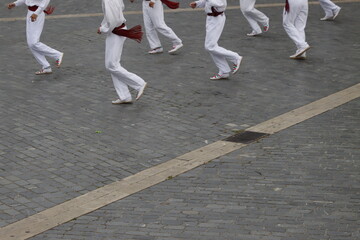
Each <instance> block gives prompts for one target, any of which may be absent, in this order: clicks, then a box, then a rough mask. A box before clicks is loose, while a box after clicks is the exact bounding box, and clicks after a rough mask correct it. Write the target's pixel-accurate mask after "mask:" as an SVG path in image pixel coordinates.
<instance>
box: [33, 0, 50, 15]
mask: <svg viewBox="0 0 360 240" xmlns="http://www.w3.org/2000/svg"><path fill="white" fill-rule="evenodd" d="M49 3H50V0H43V1H41V4H39V6H38V9H36V11H35V12H34V13H35V14H36V15H39V14H40V13H41V12H42V11H44V10H45V9H46V8H47V6H48V5H49Z"/></svg>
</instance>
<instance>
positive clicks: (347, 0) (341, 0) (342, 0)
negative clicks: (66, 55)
mask: <svg viewBox="0 0 360 240" xmlns="http://www.w3.org/2000/svg"><path fill="white" fill-rule="evenodd" d="M333 2H334V3H357V2H360V0H337V1H333ZM309 4H311V5H318V4H319V2H318V1H315V2H309ZM255 6H256V7H257V8H270V7H283V6H284V3H264V4H256V5H255ZM234 9H240V5H237V6H228V7H227V8H226V10H234ZM192 11H204V9H202V8H196V9H192V8H190V7H188V8H178V9H165V10H164V12H166V13H176V12H192ZM124 14H125V15H139V14H142V11H125V12H124ZM102 16H103V13H82V14H65V15H51V16H47V17H46V18H47V19H61V18H84V17H102ZM21 20H22V21H24V20H25V17H15V18H0V22H13V21H21Z"/></svg>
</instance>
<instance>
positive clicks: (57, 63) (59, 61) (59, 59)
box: [56, 53, 64, 67]
mask: <svg viewBox="0 0 360 240" xmlns="http://www.w3.org/2000/svg"><path fill="white" fill-rule="evenodd" d="M63 57H64V53H60V57H59V58H58V59H57V60H56V66H57V67H60V65H61V63H62V60H63Z"/></svg>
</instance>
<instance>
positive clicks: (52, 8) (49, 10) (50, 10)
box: [28, 5, 55, 15]
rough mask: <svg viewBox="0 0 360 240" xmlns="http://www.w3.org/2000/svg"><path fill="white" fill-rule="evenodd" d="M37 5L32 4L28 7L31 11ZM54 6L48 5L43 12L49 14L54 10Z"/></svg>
mask: <svg viewBox="0 0 360 240" xmlns="http://www.w3.org/2000/svg"><path fill="white" fill-rule="evenodd" d="M38 8H39V7H38V6H36V5H34V6H28V9H29V10H30V11H32V12H35V11H36V10H37V9H38ZM54 10H55V8H54V7H52V6H48V7H47V8H46V9H45V10H44V13H46V14H47V15H50V14H52V13H53V12H54Z"/></svg>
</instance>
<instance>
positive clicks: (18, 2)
mask: <svg viewBox="0 0 360 240" xmlns="http://www.w3.org/2000/svg"><path fill="white" fill-rule="evenodd" d="M14 3H15V6H20V5H24V4H25V0H17V1H15V2H14Z"/></svg>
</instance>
